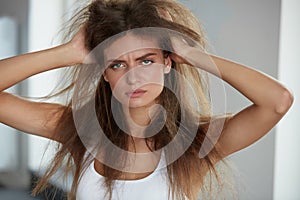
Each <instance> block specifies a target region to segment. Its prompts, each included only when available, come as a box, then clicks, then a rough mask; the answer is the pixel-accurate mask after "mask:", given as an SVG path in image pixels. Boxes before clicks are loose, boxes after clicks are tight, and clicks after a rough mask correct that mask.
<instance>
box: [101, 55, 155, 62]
mask: <svg viewBox="0 0 300 200" xmlns="http://www.w3.org/2000/svg"><path fill="white" fill-rule="evenodd" d="M153 55H157V53H147V54H145V55H142V56H140V57H138V58H136V59H135V61H138V60H143V59H145V58H147V57H149V56H153ZM106 62H107V63H113V62H126V61H125V60H119V59H109V60H107V61H106Z"/></svg>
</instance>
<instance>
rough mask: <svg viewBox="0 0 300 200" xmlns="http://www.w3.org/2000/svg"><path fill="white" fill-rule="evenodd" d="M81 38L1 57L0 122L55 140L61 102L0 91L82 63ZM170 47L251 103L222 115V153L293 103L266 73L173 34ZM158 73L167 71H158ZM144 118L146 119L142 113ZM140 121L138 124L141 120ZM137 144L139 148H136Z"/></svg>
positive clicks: (256, 134) (247, 141) (253, 136)
mask: <svg viewBox="0 0 300 200" xmlns="http://www.w3.org/2000/svg"><path fill="white" fill-rule="evenodd" d="M83 41H84V33H83V30H80V31H79V32H78V33H77V34H76V35H75V37H74V38H73V39H72V40H71V41H70V42H68V43H66V44H63V45H60V46H57V47H55V48H51V49H47V50H44V51H39V52H35V53H29V54H24V55H20V56H16V57H12V58H8V59H4V60H1V61H0V91H1V92H0V122H1V123H4V124H6V125H8V126H11V127H13V128H16V129H18V130H21V131H23V132H26V133H29V134H34V135H38V136H42V137H45V138H49V139H52V140H56V141H58V138H55V136H54V132H53V130H54V127H55V126H56V123H57V120H58V119H59V116H60V114H61V113H59V112H57V110H58V109H60V108H61V107H63V105H60V104H52V103H41V102H31V101H28V100H25V99H22V98H20V97H17V96H15V95H12V94H9V93H7V92H4V90H5V89H7V88H9V87H11V86H13V85H15V84H16V83H18V82H20V81H22V80H24V79H26V78H28V77H30V76H32V75H35V74H38V73H41V72H44V71H48V70H52V69H56V68H60V67H64V66H69V65H73V64H77V63H82V62H83V60H84V58H85V56H86V55H87V53H88V52H87V51H86V50H85V48H84V45H83V44H84V42H83ZM173 46H174V49H175V52H178V54H180V55H183V56H182V57H185V58H189V59H188V60H192V62H193V63H191V64H195V66H201V69H203V70H206V71H208V72H210V73H212V74H214V75H216V76H218V77H220V78H222V79H223V80H224V81H226V82H227V83H228V84H230V85H231V86H232V87H234V88H235V89H236V90H238V91H239V92H240V93H242V94H243V95H244V96H245V97H247V98H248V99H249V100H251V102H252V105H250V106H249V107H247V108H245V109H243V110H241V111H240V112H238V113H237V114H235V115H233V116H232V117H230V118H227V119H226V122H225V126H224V129H223V131H222V133H221V137H220V138H219V140H218V142H217V147H218V148H221V149H222V152H224V153H223V157H226V156H228V155H230V154H232V153H234V152H236V151H239V150H241V149H243V148H245V147H247V146H249V145H251V144H253V143H254V142H255V141H257V140H258V139H260V138H261V137H263V136H264V135H265V134H266V133H267V132H268V131H269V130H270V129H272V128H273V127H274V126H275V125H276V123H277V122H278V121H279V120H280V119H281V118H282V117H283V116H284V114H285V113H286V112H287V111H288V110H289V108H290V107H291V105H292V102H293V96H292V94H291V92H289V90H288V89H287V88H285V87H284V86H283V85H281V84H280V83H279V82H278V81H276V80H274V79H272V78H270V77H269V76H267V75H265V74H263V73H261V72H258V71H256V70H253V69H251V68H249V67H246V66H243V65H241V64H238V63H235V62H232V61H229V60H227V59H224V58H219V57H217V56H214V55H208V54H205V53H203V52H202V51H201V50H199V49H197V48H194V47H190V46H188V45H187V44H186V43H185V42H183V41H181V40H178V39H175V38H173ZM179 47H180V48H179ZM183 47H184V48H183ZM135 53H136V52H132V53H131V54H127V55H125V56H123V57H120V58H122V59H125V61H126V63H127V64H128V63H129V65H128V66H129V67H128V68H127V69H126V71H127V70H128V72H129V71H130V69H131V68H135V67H136V63H135V58H136V55H135ZM170 58H171V59H173V60H174V61H175V62H179V63H180V62H181V63H184V62H185V61H184V60H183V59H181V58H179V57H178V56H176V55H175V54H171V55H170ZM168 59H169V58H168ZM168 59H167V60H163V59H162V60H160V61H159V62H160V63H161V64H168ZM212 61H213V62H214V63H215V67H214V68H213V67H211V63H212ZM216 69H217V70H216ZM111 73H115V72H110V71H106V73H105V76H106V80H107V81H108V82H110V84H111V86H112V88H113V89H114V86H115V84H114V83H117V82H118V80H121V79H122V78H121V77H122V76H123V75H125V74H123V73H124V72H122V75H120V78H119V79H118V80H115V79H114V78H116V76H113V75H112V74H111ZM160 73H165V72H164V71H163V70H162V71H160ZM112 76H113V77H112ZM125 76H126V75H125ZM118 77H119V75H118ZM116 79H117V78H116ZM113 80H114V81H113ZM124 80H126V79H124ZM111 81H113V82H114V83H113V82H111ZM115 81H116V82H115ZM148 87H154V88H155V87H157V86H153V85H152V86H151V85H145V88H146V89H147V88H148ZM158 91H159V90H157V93H158ZM149 98H150V97H149ZM154 98H155V95H154V96H153V97H152V99H151V98H150V99H148V97H147V98H145V99H143V100H142V101H140V102H138V103H136V102H130V103H129V104H130V105H131V108H139V107H143V106H145V105H148V104H147V103H148V101H149V102H153V99H154ZM146 100H147V101H146ZM131 103H132V104H131ZM135 103H136V104H135ZM132 105H133V106H132ZM146 107H147V106H146ZM53 113H55V115H54V117H53V116H52V114H53ZM141 113H142V112H138V110H137V112H131V113H130V114H131V117H132V118H133V119H135V118H138V117H139V116H140V115H141ZM50 116H51V118H50ZM145 120H149V119H147V117H145ZM144 122H146V121H144ZM144 122H143V121H142V122H139V123H141V124H143V123H144ZM145 124H147V123H145ZM58 142H59V141H58ZM137 142H138V143H137V144H136V145H137V147H138V148H137V152H143V151H145V150H146V149H144V146H142V142H140V141H137ZM140 144H141V146H140V148H139V145H140ZM135 178H136V177H129V179H135Z"/></svg>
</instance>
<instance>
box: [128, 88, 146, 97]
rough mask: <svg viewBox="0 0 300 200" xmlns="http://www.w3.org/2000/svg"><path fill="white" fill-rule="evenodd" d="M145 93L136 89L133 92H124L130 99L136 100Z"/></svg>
mask: <svg viewBox="0 0 300 200" xmlns="http://www.w3.org/2000/svg"><path fill="white" fill-rule="evenodd" d="M146 92H147V91H146V90H142V89H137V90H134V91H130V92H126V93H125V94H126V95H127V96H128V97H130V98H138V97H140V96H142V95H143V94H145V93H146Z"/></svg>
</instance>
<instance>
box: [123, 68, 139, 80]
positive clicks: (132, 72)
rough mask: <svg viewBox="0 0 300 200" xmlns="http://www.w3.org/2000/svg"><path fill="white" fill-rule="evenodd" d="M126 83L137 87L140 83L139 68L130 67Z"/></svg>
mask: <svg viewBox="0 0 300 200" xmlns="http://www.w3.org/2000/svg"><path fill="white" fill-rule="evenodd" d="M126 81H127V83H128V84H129V85H135V84H137V83H139V82H140V80H139V76H138V67H135V66H134V67H129V71H128V72H127V74H126Z"/></svg>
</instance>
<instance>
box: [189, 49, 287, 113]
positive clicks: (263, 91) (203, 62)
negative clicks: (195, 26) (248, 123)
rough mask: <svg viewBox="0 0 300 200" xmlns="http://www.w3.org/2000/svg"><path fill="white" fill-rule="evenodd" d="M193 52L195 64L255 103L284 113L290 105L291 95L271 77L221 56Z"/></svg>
mask: <svg viewBox="0 0 300 200" xmlns="http://www.w3.org/2000/svg"><path fill="white" fill-rule="evenodd" d="M194 54H198V56H195V55H194V56H193V58H196V59H194V60H193V62H195V63H194V64H195V65H196V66H199V67H200V68H202V69H204V70H206V71H208V72H210V73H212V74H214V75H216V76H218V77H220V78H222V79H223V80H224V81H226V82H227V83H228V84H230V85H231V86H233V87H234V88H235V89H237V90H238V91H239V92H241V93H242V94H243V95H244V96H246V97H247V98H248V99H249V100H251V101H252V102H253V103H254V104H255V105H257V106H263V107H265V108H270V109H273V110H274V111H275V112H277V113H285V112H286V111H287V109H288V108H289V107H290V104H291V103H292V95H291V94H290V92H289V91H288V90H287V89H286V88H285V87H284V86H283V85H281V84H280V83H279V82H278V81H276V80H274V79H273V78H271V77H269V76H267V75H265V74H263V73H261V72H259V71H256V70H253V69H251V68H248V67H246V66H243V65H241V64H238V63H235V62H232V61H229V60H226V59H223V58H219V57H216V56H213V55H207V54H204V53H203V52H199V51H198V52H194ZM199 55H201V56H199Z"/></svg>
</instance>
